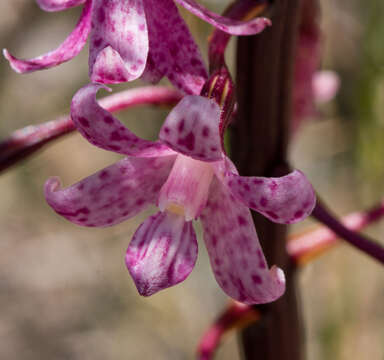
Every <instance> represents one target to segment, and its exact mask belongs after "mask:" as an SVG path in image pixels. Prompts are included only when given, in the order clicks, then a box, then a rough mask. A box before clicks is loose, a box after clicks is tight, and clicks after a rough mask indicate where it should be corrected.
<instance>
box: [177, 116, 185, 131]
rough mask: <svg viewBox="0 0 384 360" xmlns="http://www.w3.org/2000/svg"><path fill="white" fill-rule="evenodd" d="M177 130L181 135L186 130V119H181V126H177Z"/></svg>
mask: <svg viewBox="0 0 384 360" xmlns="http://www.w3.org/2000/svg"><path fill="white" fill-rule="evenodd" d="M177 130H178V131H179V133H181V132H182V131H183V130H184V119H181V120H180V122H179V125H178V126H177Z"/></svg>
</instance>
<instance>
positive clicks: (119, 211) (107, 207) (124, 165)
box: [45, 156, 175, 227]
mask: <svg viewBox="0 0 384 360" xmlns="http://www.w3.org/2000/svg"><path fill="white" fill-rule="evenodd" d="M174 158H175V157H174V156H167V157H164V156H163V157H159V158H125V159H123V160H121V161H119V162H117V163H115V164H113V165H111V166H109V167H107V168H105V169H104V170H101V171H99V172H97V173H96V174H94V175H91V176H89V177H87V178H85V179H84V180H82V181H80V182H78V183H76V184H74V185H72V186H70V187H68V188H65V189H60V180H59V179H58V178H56V177H53V178H50V179H48V181H47V182H46V184H45V197H46V199H47V202H48V204H49V205H50V206H51V207H52V208H53V209H54V210H55V211H56V212H57V213H58V214H60V215H61V216H64V217H65V218H66V219H68V220H69V221H71V222H73V223H75V224H78V225H82V226H97V227H103V226H110V225H114V224H117V223H120V222H122V221H124V220H126V219H129V218H130V217H132V216H134V215H136V214H137V213H139V212H140V211H142V210H143V209H144V208H145V207H147V206H148V205H149V204H152V203H155V202H156V199H157V196H158V192H159V190H160V188H161V185H162V184H163V183H164V181H165V180H166V178H167V176H168V173H169V171H170V169H171V167H172V164H173V161H174Z"/></svg>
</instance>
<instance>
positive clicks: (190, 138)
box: [177, 131, 195, 151]
mask: <svg viewBox="0 0 384 360" xmlns="http://www.w3.org/2000/svg"><path fill="white" fill-rule="evenodd" d="M177 143H178V144H179V145H182V146H185V147H186V148H187V149H188V150H189V151H192V150H193V149H194V148H195V135H194V134H193V132H192V131H191V132H190V133H189V134H188V135H187V136H186V137H185V138H184V139H179V140H178V141H177Z"/></svg>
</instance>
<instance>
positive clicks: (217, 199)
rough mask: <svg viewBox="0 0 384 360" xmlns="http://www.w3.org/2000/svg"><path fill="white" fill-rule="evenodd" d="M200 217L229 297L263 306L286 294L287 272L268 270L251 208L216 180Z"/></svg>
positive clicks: (212, 262)
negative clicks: (285, 277)
mask: <svg viewBox="0 0 384 360" xmlns="http://www.w3.org/2000/svg"><path fill="white" fill-rule="evenodd" d="M200 218H201V220H202V224H203V228H204V241H205V244H206V246H207V250H208V254H209V258H210V262H211V266H212V269H213V271H214V274H215V277H216V280H217V282H218V283H219V285H220V286H221V288H222V289H223V290H224V291H225V292H226V293H227V294H228V295H229V296H230V297H232V298H233V299H235V300H238V301H240V302H243V303H246V304H262V303H268V302H271V301H274V300H276V299H278V298H279V297H280V296H281V295H282V294H283V293H284V290H285V280H284V273H283V271H282V270H280V269H279V268H277V267H276V266H273V267H272V268H271V269H270V270H269V269H268V267H267V263H266V260H265V258H264V255H263V251H262V249H261V246H260V243H259V240H258V237H257V234H256V230H255V227H254V224H253V221H252V217H251V213H250V211H249V209H248V208H247V207H246V206H245V205H243V204H242V203H241V202H240V201H239V200H237V199H236V198H235V197H234V196H232V195H231V194H230V193H229V192H228V190H227V188H226V187H225V186H224V185H223V184H222V183H221V182H220V181H219V180H218V179H217V178H215V179H214V181H213V183H212V184H211V191H210V196H209V199H208V203H207V205H206V207H205V209H204V210H203V212H202V215H201V216H200Z"/></svg>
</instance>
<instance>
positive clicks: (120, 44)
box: [89, 0, 148, 84]
mask: <svg viewBox="0 0 384 360" xmlns="http://www.w3.org/2000/svg"><path fill="white" fill-rule="evenodd" d="M94 1H95V3H94V10H93V15H92V31H91V39H90V51H89V71H90V77H91V80H92V81H93V82H102V83H111V84H116V83H120V82H125V81H132V80H135V79H137V78H138V77H139V76H140V75H141V74H142V73H143V71H144V68H145V62H146V59H147V55H148V33H147V23H146V19H145V13H144V5H143V1H142V0H130V1H121V0H94Z"/></svg>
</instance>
